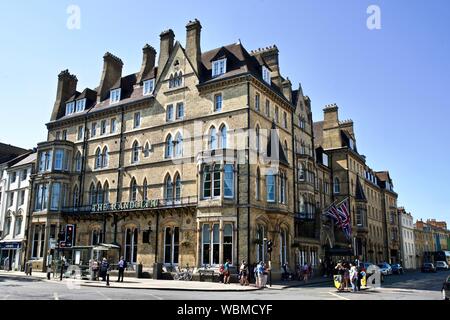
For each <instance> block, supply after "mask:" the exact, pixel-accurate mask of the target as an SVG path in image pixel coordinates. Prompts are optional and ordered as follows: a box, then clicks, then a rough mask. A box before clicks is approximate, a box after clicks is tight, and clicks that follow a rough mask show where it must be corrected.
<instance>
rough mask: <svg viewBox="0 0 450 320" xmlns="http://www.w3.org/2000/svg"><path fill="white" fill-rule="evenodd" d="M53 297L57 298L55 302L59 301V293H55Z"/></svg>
mask: <svg viewBox="0 0 450 320" xmlns="http://www.w3.org/2000/svg"><path fill="white" fill-rule="evenodd" d="M53 297H54V298H55V300H59V297H58V293H57V292H54V293H53Z"/></svg>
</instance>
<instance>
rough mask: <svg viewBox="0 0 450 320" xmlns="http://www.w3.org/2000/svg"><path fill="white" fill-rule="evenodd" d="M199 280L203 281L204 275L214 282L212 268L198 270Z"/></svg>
mask: <svg viewBox="0 0 450 320" xmlns="http://www.w3.org/2000/svg"><path fill="white" fill-rule="evenodd" d="M198 274H199V275H200V282H205V278H206V277H210V278H211V282H214V270H199V271H198Z"/></svg>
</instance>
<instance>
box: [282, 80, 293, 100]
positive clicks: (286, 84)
mask: <svg viewBox="0 0 450 320" xmlns="http://www.w3.org/2000/svg"><path fill="white" fill-rule="evenodd" d="M283 94H284V96H285V97H286V99H287V100H288V101H289V102H290V103H292V83H291V81H290V80H289V78H287V79H286V80H284V81H283Z"/></svg>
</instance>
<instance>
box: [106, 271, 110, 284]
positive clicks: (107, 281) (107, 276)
mask: <svg viewBox="0 0 450 320" xmlns="http://www.w3.org/2000/svg"><path fill="white" fill-rule="evenodd" d="M106 285H107V286H108V287H109V272H108V273H107V274H106Z"/></svg>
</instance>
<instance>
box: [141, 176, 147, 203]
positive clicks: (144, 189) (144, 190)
mask: <svg viewBox="0 0 450 320" xmlns="http://www.w3.org/2000/svg"><path fill="white" fill-rule="evenodd" d="M142 188H143V198H144V199H143V200H145V201H146V200H148V183H147V178H145V179H144V185H143V186H142Z"/></svg>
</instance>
